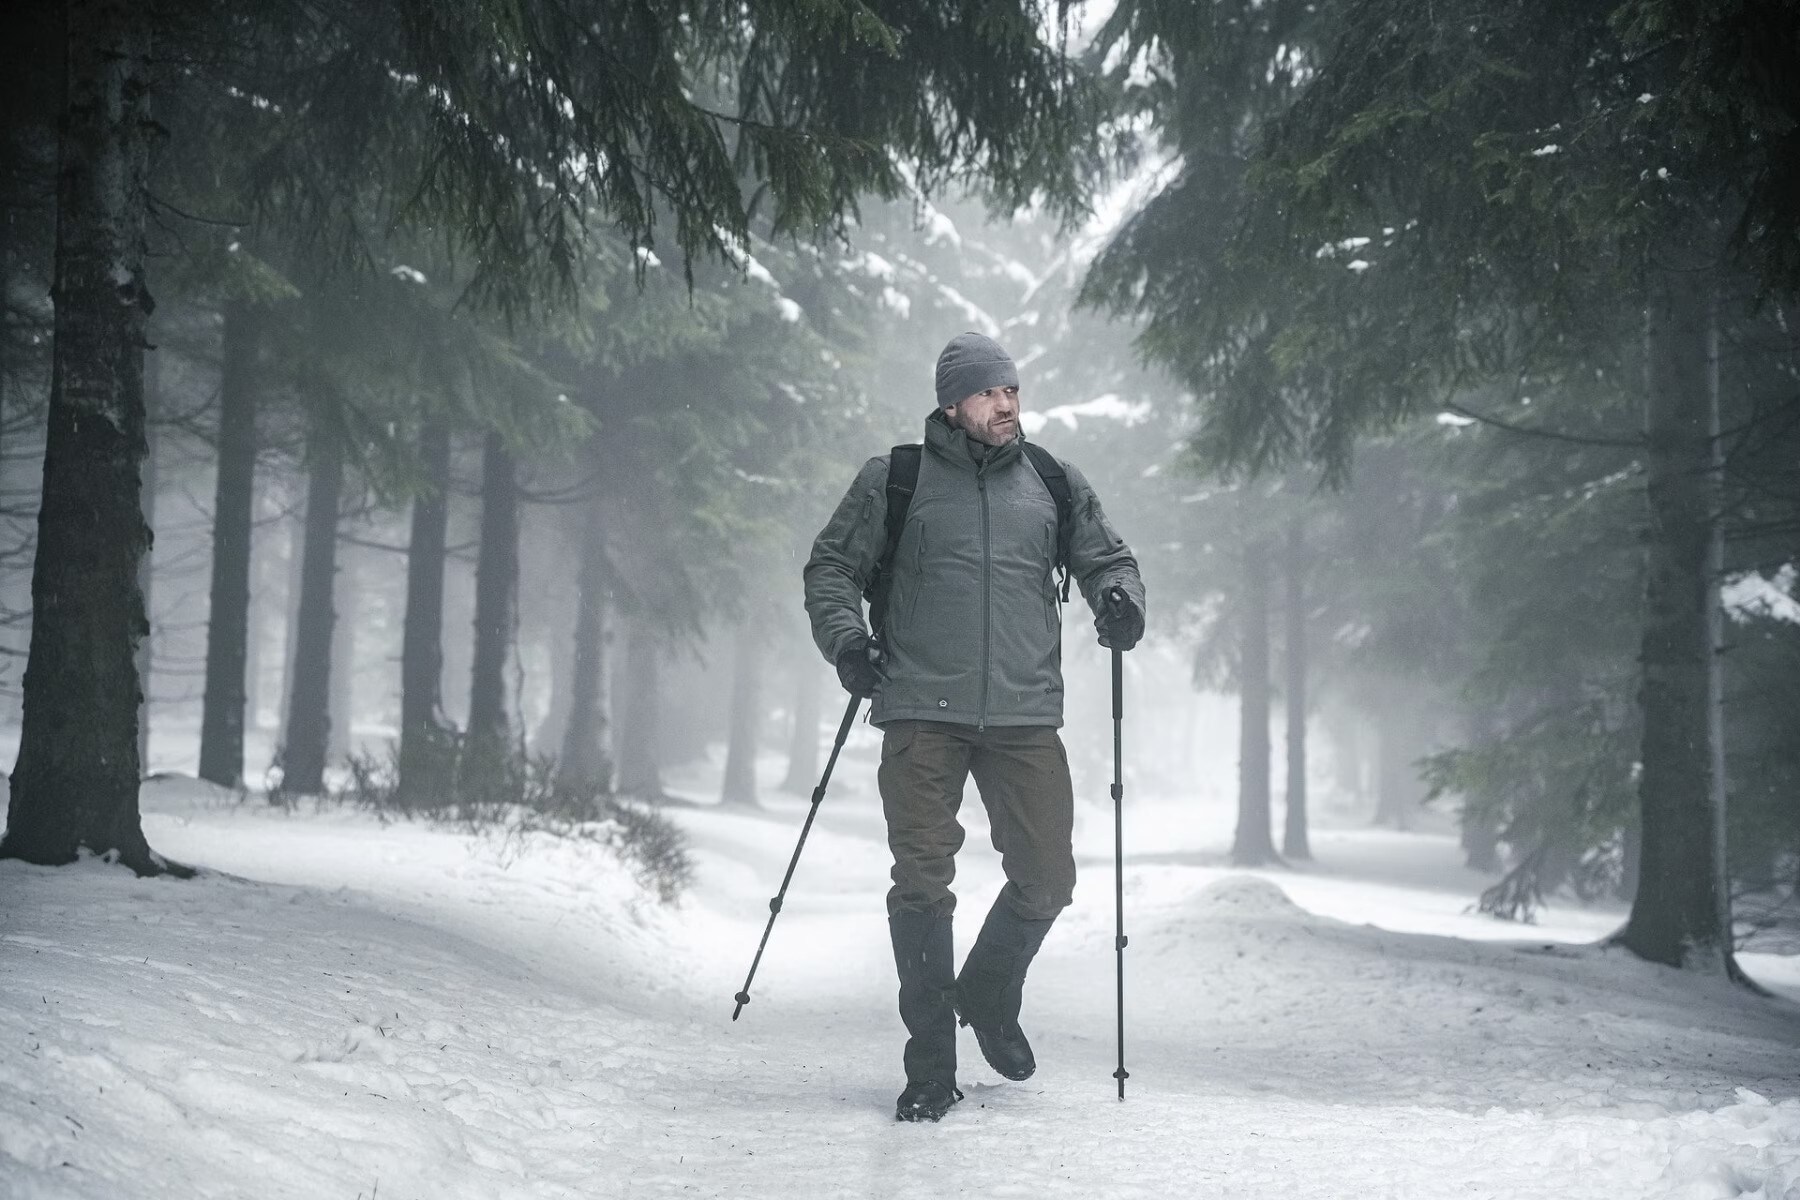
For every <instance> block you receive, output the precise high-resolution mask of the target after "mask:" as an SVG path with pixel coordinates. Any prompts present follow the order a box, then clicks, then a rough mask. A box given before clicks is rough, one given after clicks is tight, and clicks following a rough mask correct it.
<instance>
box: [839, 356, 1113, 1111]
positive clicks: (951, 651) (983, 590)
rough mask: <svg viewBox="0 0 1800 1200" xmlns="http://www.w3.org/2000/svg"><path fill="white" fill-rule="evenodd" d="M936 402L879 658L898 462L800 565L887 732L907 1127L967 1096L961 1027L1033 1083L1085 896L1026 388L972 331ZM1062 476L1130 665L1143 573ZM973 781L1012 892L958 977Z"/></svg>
mask: <svg viewBox="0 0 1800 1200" xmlns="http://www.w3.org/2000/svg"><path fill="white" fill-rule="evenodd" d="M937 402H938V408H937V411H936V412H933V413H932V414H931V416H930V417H928V418H927V419H926V422H925V446H924V450H923V451H922V452H921V454H920V458H919V470H918V479H917V482H916V485H915V488H914V491H913V494H912V498H911V500H910V501H909V502H908V503H907V507H906V519H905V524H904V526H903V527H902V529H901V533H900V537H899V541H898V543H897V546H896V550H895V553H894V555H893V559H892V561H891V562H890V563H888V564H886V565H885V568H884V569H883V570H882V571H881V574H882V578H883V580H884V581H885V586H886V587H888V588H889V589H890V590H889V591H888V592H887V603H886V607H885V611H886V616H885V628H883V629H881V630H878V631H876V632H877V633H878V634H879V635H880V644H879V646H880V648H879V655H877V654H875V653H873V652H872V643H871V641H870V637H869V630H868V629H867V627H866V626H865V625H864V623H863V613H862V604H861V600H862V596H863V593H864V591H865V589H866V588H867V587H868V586H869V583H870V580H871V578H873V577H874V576H875V575H876V574H877V570H878V568H882V567H883V564H882V557H883V553H884V551H885V550H886V548H887V537H888V534H887V506H888V491H887V489H888V470H889V459H888V456H885V455H884V456H882V457H879V458H873V459H870V460H869V462H868V463H867V464H865V465H864V467H863V469H862V470H861V471H860V472H858V474H857V476H856V481H855V482H854V483H853V484H851V485H850V490H849V492H848V493H847V494H846V495H845V496H844V499H843V501H842V503H840V504H839V505H838V507H837V511H836V512H835V513H834V514H832V517H831V520H830V522H829V523H827V524H826V526H825V528H824V529H823V530H822V531H821V532H820V534H819V536H818V539H817V540H816V541H815V542H814V543H813V551H812V558H811V559H810V560H809V561H808V562H807V564H806V608H807V613H808V615H809V616H810V617H811V619H812V629H813V639H814V640H815V641H816V642H817V643H818V646H819V649H820V650H821V651H822V652H823V653H824V655H825V657H826V658H828V659H830V660H831V661H832V662H833V663H834V664H836V666H837V670H838V678H839V679H840V680H841V681H842V682H843V685H844V687H845V688H846V689H847V690H848V691H850V692H851V693H853V694H855V695H860V696H873V697H874V705H873V706H872V708H871V710H870V720H872V721H873V722H874V723H875V724H876V725H879V726H881V727H882V730H883V739H882V746H881V767H880V771H879V774H878V779H879V782H880V787H881V804H882V811H883V812H884V814H885V815H886V817H887V826H888V845H889V847H890V848H891V849H892V851H893V855H894V868H893V880H894V883H893V887H892V889H891V890H890V891H889V892H888V901H887V904H888V928H889V932H890V934H891V935H892V938H893V943H894V965H895V967H896V968H897V969H898V971H899V974H900V1016H901V1019H902V1020H903V1021H904V1022H905V1024H906V1030H907V1033H908V1035H909V1036H908V1040H907V1043H906V1053H905V1057H904V1061H905V1065H906V1090H905V1091H903V1092H902V1093H901V1094H900V1099H899V1102H898V1104H897V1106H896V1110H895V1115H896V1116H897V1117H898V1118H899V1119H900V1120H903V1121H917V1120H929V1121H936V1120H937V1119H939V1118H940V1117H942V1116H943V1115H944V1113H945V1112H946V1111H947V1110H948V1109H949V1108H950V1106H951V1105H953V1104H955V1103H956V1101H957V1100H959V1099H961V1098H962V1093H961V1092H959V1091H958V1090H957V1087H956V1022H957V1017H958V1015H959V1014H960V1016H961V1019H962V1021H963V1023H964V1024H967V1025H969V1026H970V1027H971V1028H973V1030H974V1031H975V1037H976V1041H977V1043H978V1044H979V1045H980V1047H981V1052H982V1055H983V1057H984V1058H986V1059H987V1061H988V1064H989V1065H990V1066H992V1067H993V1068H994V1069H995V1070H996V1071H998V1072H999V1073H1000V1074H1002V1075H1004V1076H1006V1077H1007V1078H1008V1079H1025V1078H1027V1077H1029V1076H1030V1075H1031V1073H1032V1072H1033V1071H1034V1070H1035V1069H1036V1062H1035V1060H1034V1058H1033V1056H1032V1052H1031V1045H1030V1043H1029V1042H1028V1041H1027V1040H1026V1038H1025V1034H1024V1031H1023V1030H1021V1029H1020V1028H1019V1010H1020V1004H1021V995H1022V989H1023V986H1024V982H1025V971H1026V968H1027V967H1028V966H1029V965H1030V963H1031V959H1032V956H1033V955H1035V954H1036V953H1037V951H1038V947H1039V946H1041V945H1042V944H1043V941H1044V935H1045V934H1046V933H1048V932H1049V930H1050V925H1051V923H1052V922H1053V921H1054V920H1055V919H1056V915H1057V914H1058V913H1059V912H1061V911H1062V910H1063V908H1065V907H1066V906H1067V905H1068V903H1069V900H1070V897H1071V895H1072V893H1073V890H1074V887H1075V859H1074V855H1073V853H1072V850H1071V847H1070V838H1071V835H1072V832H1073V826H1074V793H1073V789H1072V787H1071V785H1070V781H1069V762H1068V757H1067V755H1066V754H1065V753H1064V751H1063V746H1062V742H1061V740H1060V739H1059V738H1058V736H1057V732H1056V730H1057V727H1058V726H1060V725H1061V724H1062V701H1063V681H1062V652H1061V645H1062V637H1061V624H1062V620H1061V612H1060V609H1059V607H1058V603H1057V587H1056V580H1055V577H1054V571H1053V567H1054V565H1055V559H1056V557H1057V552H1058V539H1059V532H1063V531H1062V530H1061V528H1060V522H1059V513H1058V505H1057V502H1056V500H1055V498H1054V496H1053V494H1052V491H1051V488H1050V486H1049V485H1048V484H1046V482H1045V476H1043V475H1040V473H1039V471H1038V468H1037V467H1036V466H1034V465H1033V462H1032V458H1031V455H1030V454H1028V453H1026V452H1025V450H1024V437H1023V434H1022V433H1021V431H1020V428H1019V375H1018V371H1017V370H1016V368H1015V367H1014V365H1013V362H1012V359H1010V358H1009V357H1007V354H1006V351H1004V350H1003V349H1001V348H1000V346H999V344H998V343H996V342H994V341H993V340H992V339H990V338H986V337H983V336H981V335H980V334H977V333H965V334H961V335H960V336H958V337H956V338H954V339H952V340H951V342H950V344H949V345H948V346H946V347H945V348H944V352H943V353H942V354H941V355H940V356H939V357H938V362H937ZM1034 449H1035V448H1034ZM1062 468H1063V471H1064V474H1065V477H1066V481H1067V488H1068V492H1067V495H1068V496H1069V498H1070V499H1071V501H1072V503H1071V504H1070V505H1069V507H1068V509H1067V510H1066V511H1067V513H1068V518H1067V519H1068V522H1069V523H1070V526H1071V527H1070V528H1069V529H1067V530H1066V537H1067V547H1068V563H1067V568H1068V571H1069V573H1070V575H1071V576H1072V577H1073V579H1074V580H1075V581H1076V582H1077V583H1078V584H1079V585H1080V588H1081V594H1082V597H1083V598H1084V599H1085V600H1086V601H1087V603H1088V605H1089V607H1090V608H1092V609H1093V611H1094V613H1095V615H1096V621H1095V625H1096V628H1098V630H1099V631H1100V641H1101V644H1102V645H1108V646H1113V647H1116V648H1118V649H1120V650H1129V649H1131V647H1132V646H1134V645H1136V643H1137V640H1138V638H1140V637H1141V636H1142V635H1143V632H1144V587H1143V581H1142V580H1141V579H1140V578H1139V576H1138V568H1137V560H1136V559H1135V558H1134V557H1133V556H1132V553H1131V551H1130V550H1129V549H1128V548H1127V547H1126V545H1125V543H1124V542H1123V541H1122V540H1120V538H1119V536H1118V535H1117V534H1116V533H1114V532H1113V529H1112V526H1111V525H1109V524H1108V523H1107V520H1106V516H1105V514H1104V513H1102V512H1101V510H1100V502H1099V500H1098V499H1097V498H1096V497H1095V495H1094V492H1093V489H1092V488H1090V487H1089V486H1088V483H1087V481H1086V480H1085V479H1084V478H1083V477H1082V476H1081V474H1080V473H1079V472H1078V471H1076V470H1075V468H1074V467H1071V466H1068V465H1067V464H1062ZM1050 474H1052V475H1054V471H1051V472H1050ZM1109 597H1116V598H1109ZM877 658H879V663H877V661H876V660H877ZM971 774H973V775H974V777H975V784H976V786H977V787H978V788H979V789H980V791H981V799H982V803H983V804H984V805H985V806H986V808H987V811H988V820H989V823H990V824H991V826H992V828H993V841H994V848H995V849H997V850H998V851H999V852H1000V857H1001V863H1002V865H1003V866H1004V868H1005V871H1006V878H1007V883H1006V886H1005V887H1004V888H1002V889H1001V891H1000V895H999V896H998V898H996V899H995V901H994V905H993V907H992V908H991V909H990V910H989V912H988V915H987V920H986V921H985V922H984V923H983V925H982V927H981V933H980V935H979V936H978V937H977V938H976V939H975V945H974V947H973V948H972V949H971V950H970V951H969V956H968V959H967V961H965V962H964V964H963V968H962V971H961V972H960V973H955V972H954V969H953V968H954V959H953V955H952V938H951V913H952V911H953V910H954V909H955V907H956V897H955V896H954V895H952V894H951V891H950V882H951V879H952V877H953V875H954V874H955V856H956V852H957V850H958V849H960V848H961V846H962V842H963V829H962V826H961V825H959V824H958V823H957V820H956V813H957V809H958V808H959V807H960V806H961V803H962V790H963V783H964V781H965V780H966V779H967V778H968V777H969V775H971Z"/></svg>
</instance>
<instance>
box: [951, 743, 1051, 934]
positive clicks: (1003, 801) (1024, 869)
mask: <svg viewBox="0 0 1800 1200" xmlns="http://www.w3.org/2000/svg"><path fill="white" fill-rule="evenodd" d="M969 769H970V771H971V772H972V773H973V774H974V776H975V785H976V787H978V788H980V790H981V802H982V804H983V805H984V806H986V808H987V813H988V824H989V826H990V827H991V828H992V830H993V838H994V849H996V850H998V851H999V852H1000V863H1001V866H1002V867H1003V868H1005V871H1006V880H1007V882H1006V887H1005V888H1004V889H1002V891H1001V893H1000V898H999V900H998V901H996V903H1004V904H1006V905H1007V906H1008V907H1009V908H1011V909H1012V911H1013V913H1014V914H1015V915H1016V916H1018V917H1019V918H1020V919H1022V920H1026V921H1042V920H1048V919H1049V918H1051V917H1054V916H1056V914H1058V913H1059V912H1061V911H1062V910H1063V909H1065V908H1067V907H1068V906H1069V901H1070V900H1071V899H1072V898H1073V897H1074V893H1075V852H1074V847H1073V845H1072V844H1071V843H1072V841H1073V839H1074V835H1075V789H1074V785H1073V783H1071V781H1070V779H1069V758H1068V755H1067V754H1066V753H1065V752H1064V750H1063V744H1062V739H1061V738H1059V737H1058V736H1057V734H1056V728H1055V727H1054V726H1050V725H1027V726H1016V727H1004V728H992V729H988V730H986V731H984V732H983V733H982V734H981V735H980V737H979V739H978V742H977V745H976V749H975V752H974V753H973V754H972V755H971V756H970V759H969Z"/></svg>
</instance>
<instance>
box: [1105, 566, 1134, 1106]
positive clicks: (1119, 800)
mask: <svg viewBox="0 0 1800 1200" xmlns="http://www.w3.org/2000/svg"><path fill="white" fill-rule="evenodd" d="M1106 602H1107V605H1108V606H1109V607H1114V606H1117V605H1120V604H1123V603H1125V593H1124V591H1123V590H1122V589H1120V588H1116V587H1115V588H1109V589H1108V590H1107V593H1106ZM1112 702H1113V705H1112V708H1113V783H1112V798H1113V912H1114V914H1115V916H1116V918H1117V922H1118V928H1117V932H1116V933H1115V935H1114V938H1113V946H1114V949H1115V950H1116V951H1117V953H1118V960H1119V1001H1118V1012H1119V1069H1118V1070H1116V1071H1114V1072H1113V1078H1114V1079H1117V1080H1118V1081H1119V1099H1121V1100H1123V1099H1125V1081H1126V1080H1127V1079H1129V1078H1131V1072H1129V1071H1127V1070H1126V1069H1125V946H1126V943H1127V940H1128V939H1127V938H1126V937H1125V733H1124V726H1125V654H1124V652H1123V651H1121V650H1120V649H1119V648H1118V647H1117V646H1114V647H1113V652H1112Z"/></svg>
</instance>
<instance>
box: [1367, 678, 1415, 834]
mask: <svg viewBox="0 0 1800 1200" xmlns="http://www.w3.org/2000/svg"><path fill="white" fill-rule="evenodd" d="M1374 690H1375V694H1376V696H1377V703H1378V704H1379V711H1378V712H1376V713H1375V824H1377V825H1391V826H1392V827H1393V828H1395V829H1400V830H1404V829H1405V828H1406V827H1407V824H1408V817H1409V814H1410V812H1411V809H1412V803H1413V799H1414V796H1413V791H1414V784H1415V780H1414V778H1413V770H1412V763H1413V759H1412V756H1411V754H1410V753H1409V751H1408V746H1409V744H1410V743H1409V740H1408V738H1407V736H1406V721H1407V720H1408V719H1409V718H1410V717H1412V716H1413V714H1412V713H1411V712H1409V711H1405V710H1403V709H1402V707H1401V702H1400V689H1399V688H1398V687H1396V686H1393V685H1391V684H1390V683H1388V682H1386V681H1383V683H1382V684H1381V685H1380V687H1378V688H1376V689H1374Z"/></svg>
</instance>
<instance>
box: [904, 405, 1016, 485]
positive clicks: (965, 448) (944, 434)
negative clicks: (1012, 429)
mask: <svg viewBox="0 0 1800 1200" xmlns="http://www.w3.org/2000/svg"><path fill="white" fill-rule="evenodd" d="M1024 440H1025V435H1024V433H1023V432H1021V433H1020V434H1019V436H1018V437H1015V438H1014V439H1013V440H1012V441H1010V442H1008V443H1006V445H1004V446H989V447H988V448H987V454H986V455H985V456H984V458H983V462H982V463H980V464H978V463H977V462H976V460H975V455H974V453H973V449H974V446H975V444H976V443H971V442H970V440H969V435H968V434H966V433H964V432H963V431H962V430H960V429H958V428H956V427H955V426H954V425H952V424H950V422H949V420H947V419H946V418H945V416H944V410H943V409H941V408H940V409H937V410H935V411H934V412H932V414H931V415H930V416H928V417H926V418H925V446H926V448H927V449H928V450H930V451H931V452H932V453H934V454H936V455H937V456H938V457H939V458H940V459H942V460H943V461H944V462H946V463H948V464H949V465H951V466H953V467H956V468H958V469H960V470H964V471H974V470H976V468H977V467H978V466H980V465H985V466H986V467H987V468H988V469H990V470H991V469H993V468H995V467H999V466H1004V465H1005V464H1007V463H1009V462H1011V461H1012V460H1014V459H1016V458H1018V457H1019V455H1020V454H1021V453H1023V450H1022V449H1021V446H1020V444H1021V443H1022V442H1023V441H1024Z"/></svg>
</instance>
